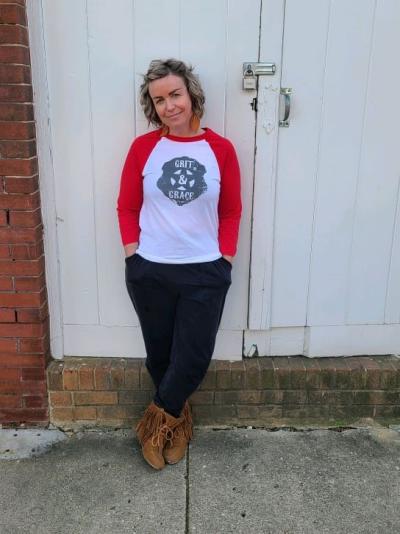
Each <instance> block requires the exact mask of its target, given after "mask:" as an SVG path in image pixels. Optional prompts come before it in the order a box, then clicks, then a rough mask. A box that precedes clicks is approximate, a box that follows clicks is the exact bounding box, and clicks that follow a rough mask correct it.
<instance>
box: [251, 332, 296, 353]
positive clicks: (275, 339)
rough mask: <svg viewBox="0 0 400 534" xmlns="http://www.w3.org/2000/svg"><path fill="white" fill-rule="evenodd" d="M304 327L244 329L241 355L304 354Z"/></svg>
mask: <svg viewBox="0 0 400 534" xmlns="http://www.w3.org/2000/svg"><path fill="white" fill-rule="evenodd" d="M304 336H305V328H303V327H288V328H270V329H269V330H268V331H263V330H246V331H245V332H244V340H243V355H244V356H246V357H252V356H255V355H258V356H285V355H289V354H290V355H298V354H304V343H305V340H304Z"/></svg>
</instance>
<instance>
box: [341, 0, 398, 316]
mask: <svg viewBox="0 0 400 534" xmlns="http://www.w3.org/2000/svg"><path fill="white" fill-rule="evenodd" d="M399 28H400V3H399V2H398V1H394V0H386V1H380V2H377V4H376V12H375V23H374V27H373V32H372V35H371V46H370V50H371V52H370V64H369V76H368V83H367V86H366V88H365V97H364V102H363V104H364V107H365V111H364V123H363V133H362V146H361V147H360V153H359V168H358V183H357V200H356V204H355V206H354V213H353V217H354V219H353V232H352V247H351V256H350V259H349V274H348V281H347V283H348V287H347V314H346V321H345V322H346V323H347V324H361V323H362V324H377V323H384V322H386V321H385V306H386V299H387V292H388V290H389V289H390V291H394V292H395V293H396V291H397V318H394V321H393V322H399V311H400V298H399V293H398V292H399V289H400V271H399V270H397V273H394V272H393V273H392V284H393V285H392V286H391V287H389V286H388V283H389V282H388V275H389V270H390V261H391V256H392V255H393V253H395V254H396V250H395V249H393V238H394V236H393V232H394V226H395V220H396V210H397V209H398V205H397V203H398V194H399V180H400V172H399V169H400V156H399V143H398V125H399V124H400V105H399V103H398V99H395V102H393V105H391V106H389V109H388V102H387V99H386V98H384V97H383V95H382V80H384V81H385V86H386V87H387V88H389V87H399V86H400V71H399V69H397V68H394V65H393V52H392V53H390V52H391V51H395V50H399V49H400V36H399ZM397 255H399V247H397ZM398 257H399V256H398ZM396 274H397V280H396ZM393 276H394V277H393Z"/></svg>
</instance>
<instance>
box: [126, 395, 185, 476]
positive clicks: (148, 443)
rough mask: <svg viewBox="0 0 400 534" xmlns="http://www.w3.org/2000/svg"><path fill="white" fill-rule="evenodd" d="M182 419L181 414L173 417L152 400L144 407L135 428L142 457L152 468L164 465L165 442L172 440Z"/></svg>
mask: <svg viewBox="0 0 400 534" xmlns="http://www.w3.org/2000/svg"><path fill="white" fill-rule="evenodd" d="M183 420H184V418H183V416H181V417H178V418H177V417H173V416H172V415H170V414H169V413H167V412H166V411H165V410H164V409H163V408H161V407H160V406H157V404H155V403H154V402H153V401H152V402H151V403H150V405H149V406H148V407H147V408H146V411H145V412H144V414H143V417H142V419H141V420H140V421H139V423H138V424H137V426H136V429H135V430H136V433H137V437H138V440H139V443H140V445H141V446H142V453H143V458H144V459H145V460H146V462H147V463H148V464H150V465H151V467H154V469H162V468H163V467H165V461H164V458H163V449H164V446H165V443H166V442H167V441H171V440H172V437H173V435H174V430H175V428H176V427H177V426H179V425H181V424H182V422H183Z"/></svg>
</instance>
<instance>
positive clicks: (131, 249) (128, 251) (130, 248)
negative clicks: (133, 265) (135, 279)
mask: <svg viewBox="0 0 400 534" xmlns="http://www.w3.org/2000/svg"><path fill="white" fill-rule="evenodd" d="M138 245H139V243H138V242H136V243H129V244H128V245H125V246H124V249H125V257H126V258H127V257H128V256H133V254H135V252H136V249H137V248H138Z"/></svg>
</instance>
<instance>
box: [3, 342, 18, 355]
mask: <svg viewBox="0 0 400 534" xmlns="http://www.w3.org/2000/svg"><path fill="white" fill-rule="evenodd" d="M0 352H17V341H16V340H15V339H0Z"/></svg>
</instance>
